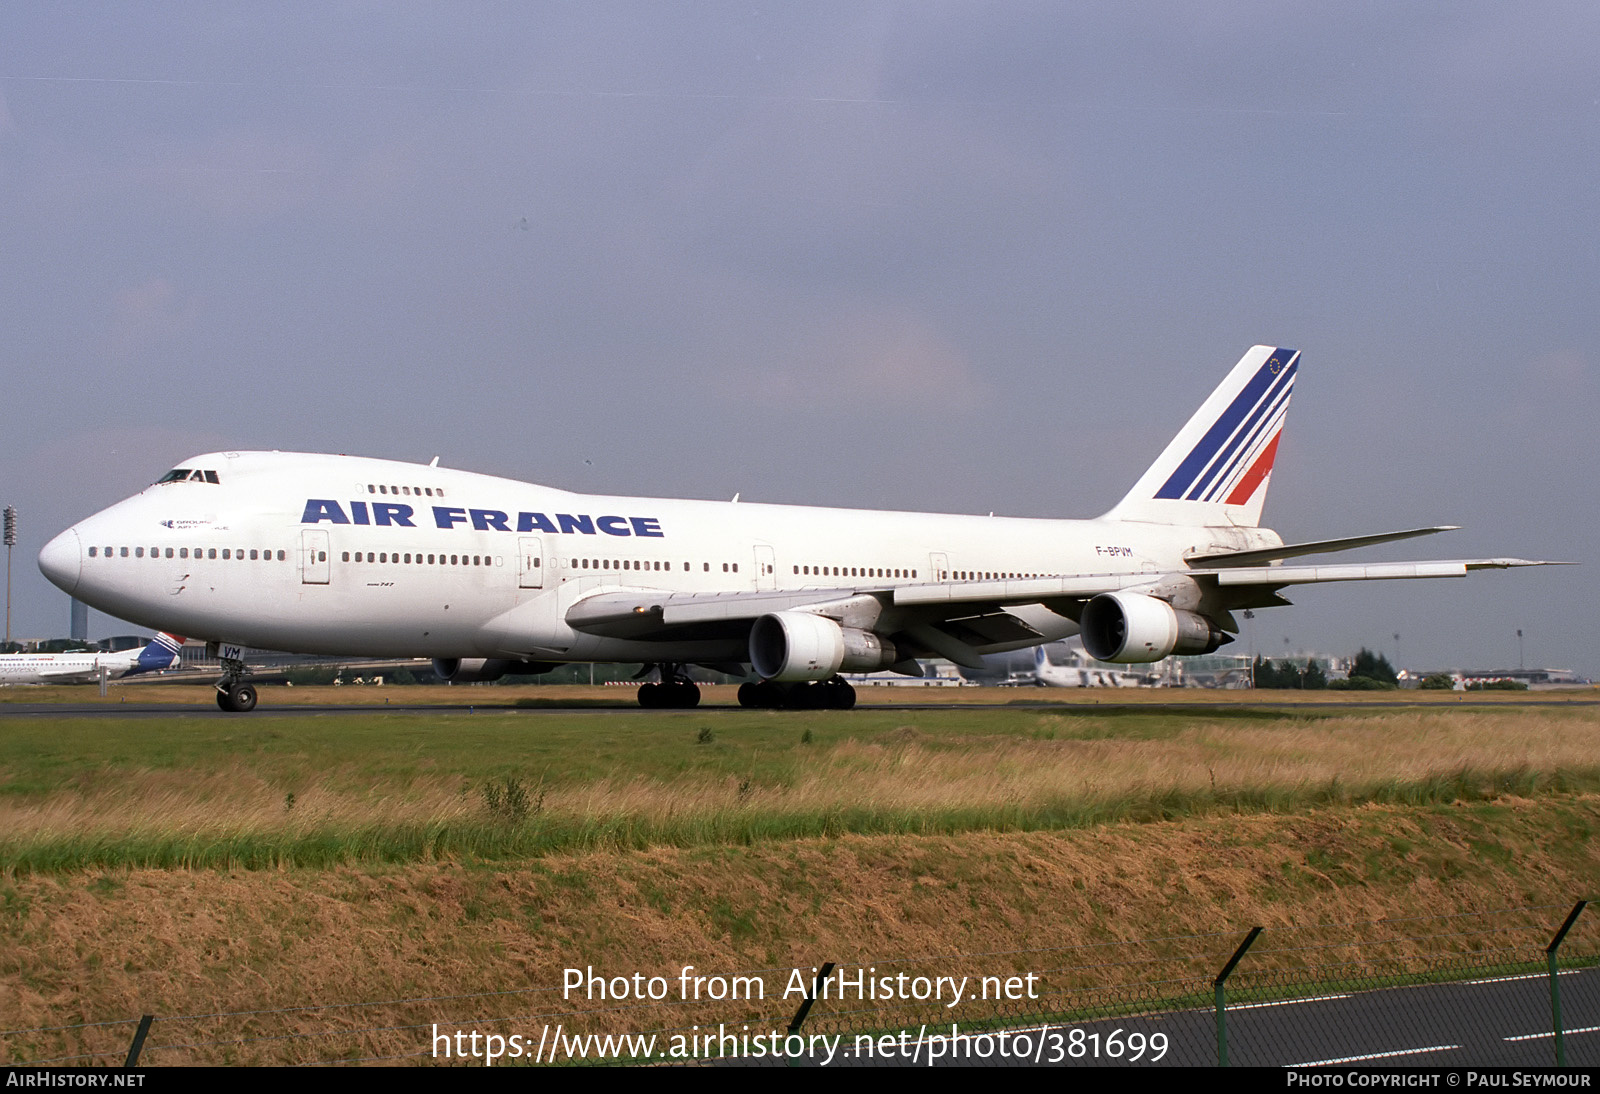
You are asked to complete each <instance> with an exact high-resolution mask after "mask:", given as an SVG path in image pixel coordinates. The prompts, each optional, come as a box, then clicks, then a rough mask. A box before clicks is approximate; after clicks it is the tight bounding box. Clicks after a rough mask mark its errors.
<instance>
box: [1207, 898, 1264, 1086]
mask: <svg viewBox="0 0 1600 1094" xmlns="http://www.w3.org/2000/svg"><path fill="white" fill-rule="evenodd" d="M1261 931H1262V928H1260V927H1251V928H1250V933H1249V934H1247V935H1245V936H1244V941H1243V942H1241V943H1239V948H1238V949H1237V950H1234V951H1233V956H1232V957H1230V958H1228V963H1227V964H1226V965H1224V966H1222V971H1221V972H1219V973H1217V978H1216V979H1215V980H1213V981H1212V982H1211V986H1212V988H1213V989H1214V990H1215V992H1216V1000H1217V1002H1216V1007H1217V1066H1218V1067H1227V1066H1228V1017H1227V1014H1228V1008H1227V1005H1226V1004H1225V1002H1224V999H1223V996H1224V993H1225V989H1224V985H1225V984H1227V982H1228V977H1229V976H1230V975H1231V974H1232V973H1233V967H1234V966H1235V965H1237V964H1238V963H1239V959H1240V958H1242V957H1243V956H1244V952H1245V951H1246V950H1248V949H1249V948H1250V947H1251V946H1252V945H1253V944H1254V943H1255V940H1256V936H1257V935H1259V934H1260V933H1261Z"/></svg>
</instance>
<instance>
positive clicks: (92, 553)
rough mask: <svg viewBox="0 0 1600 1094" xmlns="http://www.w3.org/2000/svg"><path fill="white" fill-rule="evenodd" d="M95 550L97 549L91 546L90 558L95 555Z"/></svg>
mask: <svg viewBox="0 0 1600 1094" xmlns="http://www.w3.org/2000/svg"><path fill="white" fill-rule="evenodd" d="M94 551H95V549H94V548H93V547H91V548H89V557H90V558H93V557H94Z"/></svg>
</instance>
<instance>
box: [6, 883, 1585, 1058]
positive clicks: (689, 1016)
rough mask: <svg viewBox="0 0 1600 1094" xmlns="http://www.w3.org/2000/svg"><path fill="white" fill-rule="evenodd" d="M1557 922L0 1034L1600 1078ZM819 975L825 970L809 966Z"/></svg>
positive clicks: (630, 984)
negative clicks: (1550, 1073)
mask: <svg viewBox="0 0 1600 1094" xmlns="http://www.w3.org/2000/svg"><path fill="white" fill-rule="evenodd" d="M1582 909H1583V905H1582V904H1581V903H1579V904H1577V905H1575V906H1565V907H1564V906H1542V907H1525V908H1512V909H1501V910H1495V911H1485V912H1468V913H1461V914H1457V915H1449V916H1437V917H1426V918H1414V919H1382V920H1374V921H1367V922H1355V923H1327V924H1316V925H1309V926H1307V925H1290V926H1268V927H1266V928H1264V929H1260V928H1257V929H1253V930H1249V931H1239V932H1230V933H1227V934H1214V935H1184V936H1174V937H1167V938H1145V939H1136V940H1123V939H1114V938H1107V939H1106V940H1104V941H1099V942H1091V943H1087V944H1084V945H1080V946H1075V947H1071V948H1064V949H1061V948H1058V949H1015V950H1007V951H997V952H991V953H978V954H962V953H954V954H928V955H923V956H918V957H898V958H896V957H889V958H884V959H878V960H861V961H856V962H854V963H846V962H839V963H832V962H827V961H819V962H818V964H817V965H816V966H810V965H806V966H801V967H775V968H765V969H752V970H745V971H741V972H727V971H721V970H717V969H714V968H696V967H693V966H680V967H678V968H673V969H661V970H651V971H641V972H639V973H637V974H635V973H632V972H629V973H627V974H626V975H613V974H612V973H610V972H604V973H602V972H600V971H597V970H595V969H592V968H584V969H568V970H564V971H562V973H561V974H560V983H556V984H544V985H539V986H535V987H528V988H513V989H509V990H505V991H498V992H485V993H474V994H469V995H455V996H417V997H411V998H401V999H387V1000H377V1001H366V1002H352V1003H334V1004H322V1005H308V1006H300V1007H288V1008H273V1009H256V1010H238V1011H230V1012H218V1013H210V1014H188V1015H161V1014H156V1015H154V1016H153V1020H152V1019H151V1017H147V1018H146V1019H145V1020H144V1021H143V1022H141V1020H140V1018H139V1017H137V1016H130V1017H128V1018H126V1019H122V1020H117V1021H107V1022H93V1023H83V1024H76V1025H61V1026H52V1027H40V1028H33V1029H15V1030H5V1031H0V1053H3V1056H0V1062H4V1063H8V1064H24V1063H34V1064H54V1065H63V1066H85V1065H88V1066H94V1065H107V1064H120V1063H123V1062H125V1060H126V1059H127V1058H128V1057H129V1056H130V1050H132V1054H134V1055H137V1057H138V1062H140V1063H142V1064H155V1065H178V1064H186V1063H208V1064H219V1063H221V1064H231V1063H240V1064H252V1063H275V1064H286V1063H288V1064H319V1063H320V1064H333V1063H370V1062H397V1063H405V1062H430V1063H431V1062H440V1063H446V1062H447V1063H468V1064H476V1065H483V1064H487V1063H495V1064H501V1065H504V1064H517V1063H523V1064H526V1063H536V1064H549V1063H558V1064H569V1063H616V1062H664V1063H673V1062H679V1063H708V1062H740V1063H754V1064H767V1065H772V1064H786V1065H806V1064H830V1065H839V1064H856V1065H862V1064H866V1065H870V1064H895V1065H903V1064H912V1063H914V1064H938V1063H943V1062H956V1063H962V1064H984V1063H992V1064H1023V1063H1026V1064H1059V1065H1084V1064H1091V1065H1092V1064H1102V1065H1103V1064H1120V1065H1127V1064H1133V1065H1138V1066H1145V1065H1156V1066H1163V1065H1190V1066H1194V1065H1215V1064H1219V1063H1226V1064H1233V1065H1257V1066H1263V1065H1270V1066H1286V1065H1318V1064H1355V1065H1360V1064H1362V1063H1371V1064H1375V1065H1383V1064H1390V1065H1392V1064H1401V1065H1414V1064H1437V1065H1442V1066H1467V1065H1497V1064H1498V1065H1508V1064H1520V1065H1551V1064H1556V1063H1558V1062H1565V1063H1567V1064H1574V1065H1595V1064H1600V924H1597V923H1596V919H1597V918H1600V917H1596V916H1594V915H1592V914H1591V915H1587V916H1585V915H1582V914H1580V913H1581V911H1582ZM819 956H821V955H819Z"/></svg>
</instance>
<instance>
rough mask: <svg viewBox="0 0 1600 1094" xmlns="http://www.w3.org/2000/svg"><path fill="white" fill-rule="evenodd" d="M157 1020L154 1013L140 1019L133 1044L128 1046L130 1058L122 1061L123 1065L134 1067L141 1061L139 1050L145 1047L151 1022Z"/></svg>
mask: <svg viewBox="0 0 1600 1094" xmlns="http://www.w3.org/2000/svg"><path fill="white" fill-rule="evenodd" d="M155 1020H156V1016H155V1015H153V1014H147V1015H145V1016H144V1017H143V1018H141V1019H139V1028H138V1029H136V1030H135V1031H134V1033H133V1044H131V1045H129V1046H128V1058H127V1059H126V1060H124V1061H122V1066H123V1067H134V1066H136V1065H137V1064H138V1063H139V1050H140V1049H142V1048H144V1038H145V1035H146V1034H147V1033H149V1032H150V1023H151V1022H154V1021H155Z"/></svg>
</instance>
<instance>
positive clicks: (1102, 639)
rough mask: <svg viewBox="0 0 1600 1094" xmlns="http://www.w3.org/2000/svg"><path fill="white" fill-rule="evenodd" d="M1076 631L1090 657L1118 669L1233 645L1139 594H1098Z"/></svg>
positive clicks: (1202, 622) (1201, 620)
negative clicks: (1106, 662)
mask: <svg viewBox="0 0 1600 1094" xmlns="http://www.w3.org/2000/svg"><path fill="white" fill-rule="evenodd" d="M1078 627H1079V631H1080V633H1081V635H1082V637H1083V648H1084V649H1085V650H1087V651H1088V654H1089V656H1090V657H1093V658H1094V659H1095V660H1096V661H1111V662H1115V663H1118V664H1133V663H1136V662H1143V661H1159V660H1161V659H1162V658H1163V657H1166V656H1168V655H1169V654H1174V653H1210V652H1211V651H1212V650H1214V649H1216V648H1217V647H1218V646H1221V645H1222V644H1223V643H1225V642H1231V641H1233V638H1232V636H1231V635H1229V634H1227V633H1226V632H1224V631H1222V630H1220V629H1219V628H1217V627H1216V626H1215V625H1214V624H1212V622H1211V620H1209V619H1207V618H1206V617H1205V616H1203V615H1197V614H1196V613H1194V612H1186V611H1180V610H1179V609H1177V608H1174V607H1173V606H1172V605H1171V604H1168V603H1167V602H1166V601H1165V600H1157V599H1156V598H1155V597H1153V596H1145V595H1144V594H1143V593H1101V594H1100V595H1099V596H1097V597H1095V598H1094V599H1093V600H1091V601H1089V603H1087V604H1085V605H1084V606H1083V615H1082V616H1081V617H1080V618H1079V619H1078Z"/></svg>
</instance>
